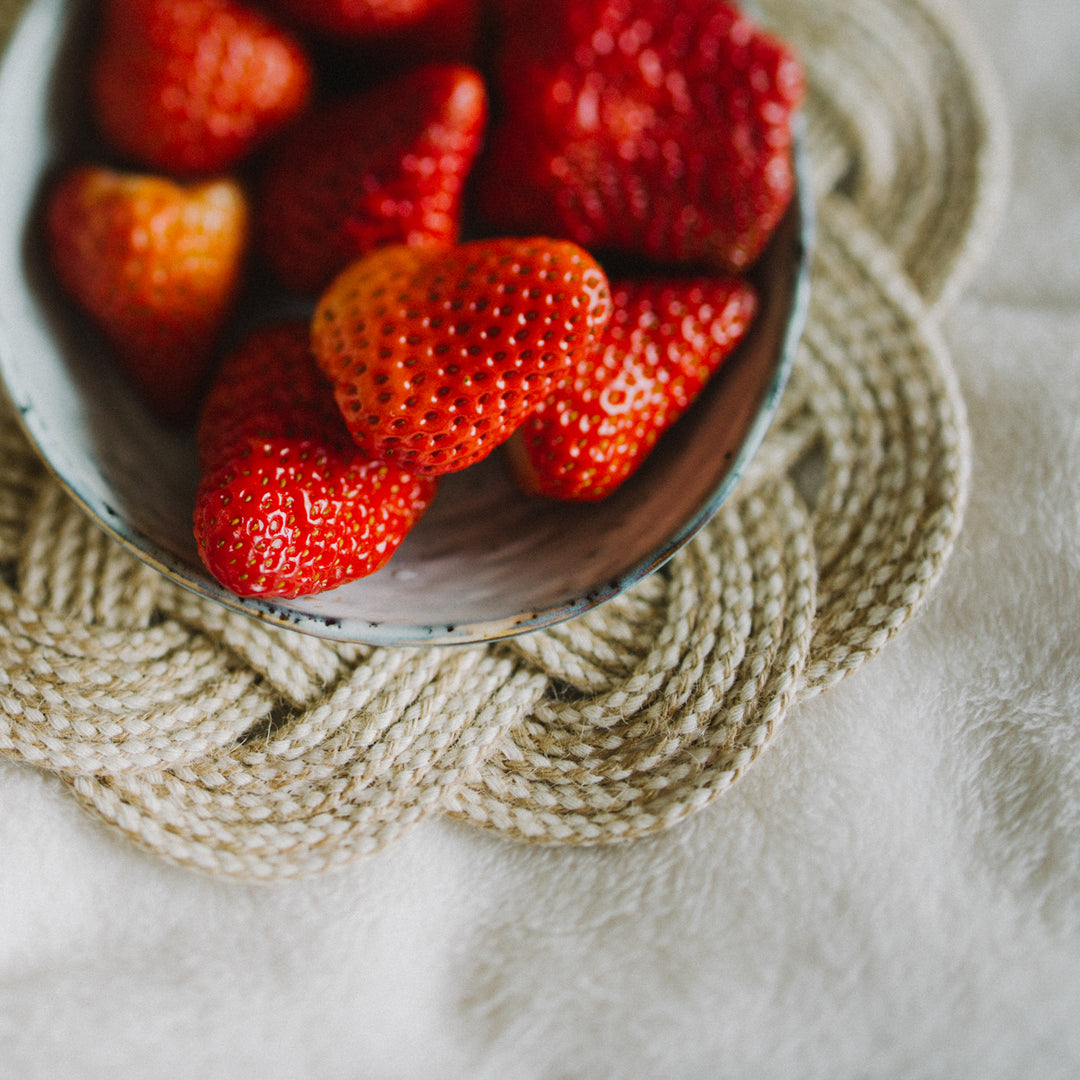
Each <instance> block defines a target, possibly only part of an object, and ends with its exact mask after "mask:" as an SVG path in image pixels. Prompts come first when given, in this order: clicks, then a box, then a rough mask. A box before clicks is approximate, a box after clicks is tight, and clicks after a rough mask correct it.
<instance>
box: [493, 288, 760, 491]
mask: <svg viewBox="0 0 1080 1080" xmlns="http://www.w3.org/2000/svg"><path fill="white" fill-rule="evenodd" d="M611 291H612V301H613V304H614V311H613V313H612V316H611V320H610V322H609V323H608V326H607V330H606V332H605V334H604V337H603V339H602V340H601V344H600V360H599V362H596V363H588V364H580V363H579V364H578V365H577V366H576V367H575V369H574V370H573V372H572V373H570V374H569V375H568V376H567V377H566V378H565V379H564V380H563V381H562V382H561V383H560V385H559V386H558V387H556V388H555V389H554V390H553V391H552V392H551V393H550V394H549V395H548V397H547V398H546V399H545V400H544V401H543V402H541V403H540V405H539V406H538V407H537V409H536V410H535V412H534V413H533V414H532V415H531V416H530V417H529V418H528V419H527V420H526V421H525V423H524V424H522V426H521V427H520V428H519V429H518V431H517V433H516V434H515V435H514V437H513V439H511V441H510V443H509V444H508V450H509V452H510V461H511V465H512V468H513V471H514V475H515V478H516V479H517V481H518V484H519V486H520V487H521V488H522V490H523V491H525V492H526V493H527V494H529V495H542V496H547V497H549V498H556V499H565V500H572V501H595V500H598V499H603V498H606V497H607V496H608V495H610V494H611V493H612V492H613V491H615V490H616V489H617V488H618V487H620V486H621V485H622V484H623V483H624V482H625V481H626V480H627V479H628V478H629V477H630V476H631V475H633V473H634V472H636V471H637V469H638V468H639V467H640V466H641V464H642V462H643V461H644V460H645V458H646V457H647V456H648V455H649V453H651V451H652V449H653V448H654V447H655V445H656V442H657V440H658V439H659V437H660V436H661V435H662V434H663V433H664V432H665V431H666V430H667V429H668V428H670V427H671V425H672V424H673V423H675V421H676V420H678V419H679V417H680V416H682V415H683V414H684V413H685V412H686V410H687V409H688V408H689V407H690V405H691V404H692V403H693V401H694V400H695V398H696V397H697V396H698V395H699V394H700V392H701V390H702V389H703V388H704V386H705V384H706V383H707V382H708V380H709V379H710V378H711V377H712V375H713V374H714V373H715V372H716V371H717V369H718V368H719V367H720V366H721V364H722V363H723V361H724V360H725V359H726V357H727V356H728V355H729V354H730V353H731V352H732V350H733V349H734V348H735V347H736V345H738V343H739V342H740V341H741V340H742V339H743V338H744V336H745V335H746V332H747V330H748V329H749V327H750V325H751V323H752V321H753V319H754V316H755V314H756V312H757V293H756V292H755V290H754V289H753V287H752V286H751V285H749V284H748V283H747V282H745V281H742V280H739V279H734V278H712V277H701V278H691V279H678V278H673V279H641V280H624V281H618V282H612V286H611Z"/></svg>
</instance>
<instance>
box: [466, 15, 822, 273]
mask: <svg viewBox="0 0 1080 1080" xmlns="http://www.w3.org/2000/svg"><path fill="white" fill-rule="evenodd" d="M502 12H503V18H504V27H503V35H504V38H503V42H504V43H503V45H502V46H501V50H500V57H499V61H498V65H499V66H498V71H499V74H498V77H497V82H496V89H497V91H498V93H499V94H500V96H501V99H502V108H501V113H500V120H499V123H498V124H497V125H496V126H495V127H494V128H493V130H492V133H491V137H490V153H489V155H487V156H486V158H485V160H484V162H483V163H482V167H481V168H480V170H479V180H480V183H479V187H480V194H479V205H480V209H481V210H482V212H483V214H484V215H485V216H486V217H487V219H488V221H489V223H490V224H491V226H492V227H493V228H495V229H497V230H499V231H503V232H549V233H551V234H553V235H559V236H566V237H568V238H570V239H572V240H574V241H576V242H577V243H579V244H582V245H584V246H586V247H588V248H590V250H599V249H610V250H612V251H619V252H626V253H630V254H635V255H644V256H647V257H649V258H652V259H656V260H660V261H664V262H678V263H701V264H703V265H705V266H708V267H710V268H711V269H714V270H720V271H723V272H731V273H738V272H741V271H743V270H745V269H746V268H747V267H748V266H750V265H751V264H752V263H753V262H754V260H755V259H756V258H757V257H758V255H759V254H760V252H761V250H762V249H763V247H764V245H765V243H766V242H767V241H768V238H769V236H770V235H771V233H772V231H773V229H774V228H775V226H776V224H777V223H778V221H779V220H780V218H781V217H782V216H783V213H784V211H785V209H786V207H787V205H788V203H789V202H790V200H791V197H792V194H793V190H794V177H793V168H792V159H791V146H792V127H791V119H792V114H793V112H794V111H795V110H796V109H797V108H798V106H799V105H800V103H801V101H802V98H803V95H804V79H803V73H802V69H801V67H800V64H799V62H798V60H797V58H796V57H795V55H794V53H793V52H792V50H791V49H790V47H789V46H788V45H787V44H786V43H784V42H782V41H780V40H779V39H778V38H775V37H773V36H771V35H770V34H768V33H767V32H765V31H764V30H763V29H761V28H760V27H758V26H757V25H756V24H754V23H752V22H751V21H750V20H749V19H748V18H747V17H746V16H745V15H743V14H742V13H741V12H740V11H739V9H738V8H737V7H735V6H734V5H733V4H731V3H728V2H725V0H677V2H672V0H552V2H551V3H549V4H545V5H544V6H543V8H542V9H540V8H537V7H535V6H530V5H528V4H525V3H522V2H520V0H518V2H512V0H504V3H503V6H502Z"/></svg>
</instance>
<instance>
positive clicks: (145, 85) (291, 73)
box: [90, 0, 314, 176]
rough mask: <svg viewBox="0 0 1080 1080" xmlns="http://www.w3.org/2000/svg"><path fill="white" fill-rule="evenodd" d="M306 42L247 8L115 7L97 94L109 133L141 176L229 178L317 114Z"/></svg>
mask: <svg viewBox="0 0 1080 1080" xmlns="http://www.w3.org/2000/svg"><path fill="white" fill-rule="evenodd" d="M313 79H314V73H313V66H312V62H311V60H310V58H309V56H308V54H307V52H306V51H305V49H304V48H303V46H302V45H301V44H300V42H299V41H298V40H297V39H296V38H295V37H293V36H292V35H291V34H289V33H287V32H286V31H285V30H284V29H283V28H282V27H280V26H279V25H277V23H276V22H274V21H272V20H271V19H269V18H268V17H267V16H266V15H265V14H264V13H263V12H261V11H260V10H258V9H257V8H255V7H252V6H250V5H248V4H247V3H244V2H243V0H106V4H105V10H104V25H103V27H102V33H101V37H100V39H99V40H98V42H97V44H96V47H95V51H94V54H93V56H92V62H91V71H90V93H91V101H92V104H93V109H94V115H95V118H96V120H97V123H98V125H99V127H100V128H101V131H102V132H103V133H104V135H105V136H106V138H107V139H108V140H109V141H110V143H111V144H112V145H113V146H114V148H116V149H117V150H119V151H121V152H122V153H124V154H126V155H128V156H129V157H130V158H131V159H132V160H133V161H134V162H135V163H136V164H137V165H138V166H139V167H142V168H148V169H152V170H154V171H159V172H165V173H170V174H173V175H180V176H182V175H189V174H195V173H211V172H223V171H226V170H229V169H231V168H232V167H233V166H235V165H236V164H237V163H239V162H240V161H242V160H243V159H244V158H246V157H248V156H249V155H250V154H251V153H253V152H254V150H255V149H257V148H258V147H259V146H261V145H262V144H263V143H265V142H266V141H267V140H268V139H269V138H270V137H271V136H272V135H274V134H275V133H277V132H278V131H279V130H281V128H283V127H284V126H285V125H286V124H288V123H289V122H290V121H292V120H294V119H295V118H296V117H297V116H298V115H299V114H300V113H301V112H302V111H303V110H304V109H305V108H306V106H307V104H308V102H309V100H310V97H311V94H312V85H313Z"/></svg>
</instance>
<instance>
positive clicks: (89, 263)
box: [45, 165, 248, 422]
mask: <svg viewBox="0 0 1080 1080" xmlns="http://www.w3.org/2000/svg"><path fill="white" fill-rule="evenodd" d="M45 224H46V235H47V240H48V246H49V252H50V255H51V259H52V265H53V267H54V268H55V271H56V274H57V277H58V278H59V280H60V282H61V284H62V285H63V286H64V287H65V289H66V290H67V292H68V293H69V294H70V296H71V297H72V298H73V299H74V300H75V301H76V303H77V304H78V305H79V306H80V307H81V308H82V309H83V310H84V311H85V312H86V313H87V314H88V315H89V316H90V318H91V319H92V320H93V321H94V322H95V323H96V324H97V325H98V326H99V327H100V329H101V330H102V332H103V334H104V336H105V338H106V340H107V341H108V342H109V344H110V346H111V348H112V351H113V353H114V356H115V359H116V361H117V363H118V365H119V367H120V368H121V370H122V371H123V372H124V374H125V375H126V376H127V378H128V379H129V381H130V382H131V383H132V385H133V386H134V387H135V389H136V391H137V392H138V393H139V394H140V395H141V397H142V398H143V400H144V401H145V403H146V404H147V405H148V406H149V408H150V409H151V410H152V411H153V412H154V413H155V414H156V415H157V416H158V417H160V418H162V419H164V420H167V421H176V422H179V421H183V420H185V419H188V418H189V417H190V416H191V414H192V413H193V411H194V408H195V406H196V404H197V400H198V396H199V393H200V391H201V390H202V387H203V381H204V375H205V373H206V371H207V368H208V367H209V365H210V363H211V360H212V356H213V349H214V346H215V344H216V341H217V339H218V336H219V332H220V330H221V329H222V327H223V325H224V323H225V321H226V320H227V318H228V317H229V315H230V313H231V311H232V305H233V301H234V297H235V295H236V291H237V289H238V287H239V283H240V277H241V273H242V265H243V258H244V253H245V249H246V245H247V234H248V208H247V200H246V198H245V196H244V193H243V191H242V189H241V188H240V187H239V185H237V184H236V183H235V182H233V181H231V180H214V181H205V182H197V183H189V184H181V183H178V182H175V181H172V180H169V179H166V178H163V177H159V176H150V175H144V174H130V173H118V172H115V171H114V170H111V169H107V168H104V167H102V166H98V165H82V166H78V167H76V168H74V169H72V170H70V171H68V172H67V173H65V174H64V175H63V176H62V177H61V178H60V180H59V182H58V183H57V185H56V186H55V187H54V188H53V189H52V191H51V192H50V193H49V196H48V203H47V208H46V222H45Z"/></svg>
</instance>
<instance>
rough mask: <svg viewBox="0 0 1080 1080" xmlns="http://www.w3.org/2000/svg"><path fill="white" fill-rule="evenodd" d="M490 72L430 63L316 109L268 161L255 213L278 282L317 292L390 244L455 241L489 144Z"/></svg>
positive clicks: (279, 145) (269, 261)
mask: <svg viewBox="0 0 1080 1080" xmlns="http://www.w3.org/2000/svg"><path fill="white" fill-rule="evenodd" d="M486 119H487V94H486V91H485V89H484V83H483V80H482V79H481V77H480V75H479V73H478V72H477V71H476V70H474V69H473V68H471V67H466V66H464V65H457V64H428V65H424V66H421V67H419V68H416V69H414V70H412V71H410V72H407V73H406V74H404V75H402V76H399V77H397V78H394V79H391V80H388V81H387V82H385V83H382V84H380V85H379V86H377V87H375V88H374V89H372V90H368V91H365V92H363V93H360V94H357V95H350V96H349V97H347V98H345V99H343V100H335V101H333V102H331V103H329V104H326V105H324V106H322V107H319V108H316V109H315V110H313V111H312V112H311V113H309V114H308V115H307V116H306V117H305V118H304V121H303V122H302V123H300V124H298V125H297V126H296V127H295V128H294V129H293V130H292V131H290V132H289V133H288V134H287V135H286V136H285V137H283V139H282V140H281V141H280V142H279V143H278V144H277V146H275V148H274V151H273V153H272V154H271V156H270V158H269V159H268V161H267V164H266V168H265V172H264V175H263V178H262V184H261V186H260V190H259V194H258V195H257V196H256V201H255V217H256V223H257V232H258V236H259V246H260V249H261V251H262V252H263V254H264V256H265V258H266V260H267V262H268V264H269V265H270V267H271V269H272V270H273V271H274V273H275V275H276V277H277V278H278V280H279V281H280V282H281V283H282V284H283V285H285V286H286V288H288V289H291V290H292V291H294V292H297V293H304V294H315V293H317V292H318V291H319V290H320V289H322V288H324V287H325V286H326V285H328V284H329V283H330V280H331V279H332V278H333V277H334V275H335V274H337V273H338V272H339V271H340V270H342V269H344V267H345V266H346V265H348V264H349V263H350V262H353V261H354V260H355V259H357V258H359V257H360V256H361V255H365V254H367V253H368V252H370V251H373V250H375V249H376V248H378V247H384V246H386V245H389V244H399V243H407V244H413V245H419V244H452V243H455V242H456V241H457V240H458V238H459V236H460V233H461V218H462V201H463V197H464V191H465V180H466V177H467V176H468V173H469V170H470V168H471V167H472V163H473V160H474V159H475V157H476V154H477V152H478V151H479V149H480V142H481V139H482V137H483V131H484V125H485V122H486Z"/></svg>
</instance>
